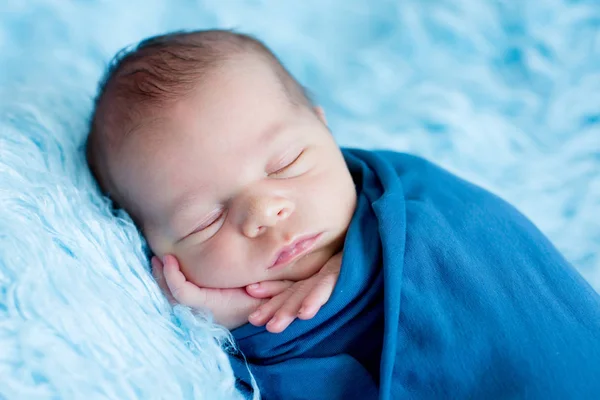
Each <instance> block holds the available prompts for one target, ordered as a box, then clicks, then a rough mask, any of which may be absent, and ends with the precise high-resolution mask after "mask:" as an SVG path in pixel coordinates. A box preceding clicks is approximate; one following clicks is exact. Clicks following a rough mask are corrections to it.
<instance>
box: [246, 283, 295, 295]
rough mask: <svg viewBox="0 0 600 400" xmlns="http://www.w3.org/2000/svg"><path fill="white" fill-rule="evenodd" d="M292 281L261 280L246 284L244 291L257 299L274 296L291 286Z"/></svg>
mask: <svg viewBox="0 0 600 400" xmlns="http://www.w3.org/2000/svg"><path fill="white" fill-rule="evenodd" d="M293 284H294V282H292V281H263V282H258V283H253V284H251V285H248V286H246V292H247V293H248V294H249V295H250V296H252V297H255V298H257V299H266V298H269V297H275V296H277V295H278V294H280V293H283V292H284V291H285V290H286V289H287V288H289V287H290V286H292V285H293Z"/></svg>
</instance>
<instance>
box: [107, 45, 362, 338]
mask: <svg viewBox="0 0 600 400" xmlns="http://www.w3.org/2000/svg"><path fill="white" fill-rule="evenodd" d="M236 57H238V58H237V59H235V60H233V61H232V62H230V63H226V64H225V65H223V66H222V67H220V68H219V69H218V70H215V71H213V72H211V73H210V74H209V76H207V77H205V79H203V81H202V82H201V83H199V84H198V86H197V88H196V89H195V90H194V91H193V92H192V93H191V94H190V95H188V96H185V97H184V98H182V99H180V100H178V101H176V102H175V103H174V104H172V105H170V106H169V107H165V108H163V109H160V110H157V111H156V113H155V115H153V116H152V118H148V120H147V121H144V123H140V124H139V128H138V129H143V130H144V134H143V135H140V134H137V133H136V132H135V131H134V132H132V133H130V134H129V135H128V136H127V137H126V138H125V139H124V140H123V143H122V146H121V147H120V149H119V151H118V153H117V154H113V155H111V158H110V163H109V164H108V175H109V176H110V182H111V184H112V186H113V187H112V188H111V189H112V192H114V193H121V197H122V199H124V200H123V201H122V202H123V203H125V204H133V205H135V207H134V209H133V210H131V211H133V213H134V215H135V217H136V220H137V222H138V225H139V226H140V228H141V230H142V232H143V234H144V236H145V238H146V240H147V241H148V244H149V245H150V248H151V249H152V251H153V253H154V255H155V256H154V257H153V258H152V261H151V262H152V268H153V273H154V276H155V277H156V279H157V281H158V282H159V283H160V285H161V288H162V289H163V291H164V292H165V294H167V295H168V296H169V297H170V299H171V300H172V301H176V302H178V303H181V304H183V305H186V306H189V307H192V308H198V309H201V308H202V309H208V310H210V311H211V312H212V313H213V315H214V320H215V322H217V323H219V324H222V325H223V326H225V327H227V328H229V329H234V328H236V327H239V326H241V325H243V324H245V323H247V322H250V323H252V324H255V325H264V324H266V329H267V330H269V331H270V332H281V331H283V330H284V329H286V328H287V327H288V326H289V324H290V323H292V321H294V319H295V318H300V319H310V318H312V317H313V316H314V315H315V314H316V313H317V312H318V310H319V309H320V307H321V306H322V305H323V304H324V303H325V302H326V301H327V300H328V298H329V296H330V295H331V293H332V290H333V288H334V286H335V282H336V280H337V277H338V275H339V270H340V264H341V252H342V247H343V243H344V239H345V235H346V231H347V229H348V226H349V223H350V220H351V218H352V215H353V212H354V209H355V206H356V190H355V186H354V182H353V180H352V177H351V175H350V172H349V171H348V167H347V165H346V163H345V161H344V158H343V156H342V153H341V150H340V148H339V146H338V145H337V144H336V142H335V140H334V138H333V136H332V135H331V132H330V131H329V129H328V127H327V123H326V120H325V116H324V114H323V111H322V110H321V109H320V108H318V107H315V108H311V107H309V106H306V105H300V104H295V103H293V102H292V101H290V99H289V98H288V97H287V96H286V94H285V93H283V90H282V88H281V84H280V82H279V80H278V78H277V77H276V76H275V75H274V73H273V71H272V68H270V67H269V65H268V64H267V63H265V62H264V61H262V60H260V59H259V58H257V57H253V56H250V55H239V56H236ZM131 208H133V207H131ZM128 211H129V210H128Z"/></svg>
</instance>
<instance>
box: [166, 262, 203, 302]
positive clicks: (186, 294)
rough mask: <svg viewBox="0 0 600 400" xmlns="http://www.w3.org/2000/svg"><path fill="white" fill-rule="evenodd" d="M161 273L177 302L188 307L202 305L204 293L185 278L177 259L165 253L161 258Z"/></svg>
mask: <svg viewBox="0 0 600 400" xmlns="http://www.w3.org/2000/svg"><path fill="white" fill-rule="evenodd" d="M163 261H164V264H163V275H164V276H165V281H166V282H167V286H168V287H169V290H170V291H171V294H172V295H173V298H174V299H175V300H177V302H178V303H180V304H183V305H185V306H188V307H195V308H197V307H198V306H202V305H203V304H204V302H205V301H206V293H205V292H203V291H202V290H201V289H200V288H199V287H198V286H196V285H194V284H193V283H191V282H188V280H187V279H186V278H185V275H183V273H182V272H181V270H180V269H179V263H178V262H177V259H176V258H175V257H173V256H171V255H166V256H165V257H164V259H163Z"/></svg>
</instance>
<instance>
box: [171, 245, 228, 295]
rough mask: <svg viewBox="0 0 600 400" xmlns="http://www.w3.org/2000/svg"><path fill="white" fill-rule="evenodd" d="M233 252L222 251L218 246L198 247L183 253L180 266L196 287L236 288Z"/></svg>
mask: <svg viewBox="0 0 600 400" xmlns="http://www.w3.org/2000/svg"><path fill="white" fill-rule="evenodd" d="M231 253H232V252H231V251H222V249H221V248H219V247H217V246H210V247H208V246H202V247H200V246H198V247H196V248H188V249H185V250H184V251H182V252H181V256H180V257H181V260H180V266H181V271H182V272H183V274H184V275H185V276H186V278H187V279H188V280H189V281H190V282H192V283H194V284H195V285H198V286H201V287H207V288H227V287H234V286H232V283H234V281H233V279H234V277H236V276H238V275H239V274H236V272H235V271H233V270H232V268H231V265H232V262H233V260H230V259H229V257H230V255H231Z"/></svg>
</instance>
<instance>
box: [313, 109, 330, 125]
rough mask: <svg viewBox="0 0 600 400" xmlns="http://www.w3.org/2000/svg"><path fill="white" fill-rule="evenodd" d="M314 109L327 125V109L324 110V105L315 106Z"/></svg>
mask: <svg viewBox="0 0 600 400" xmlns="http://www.w3.org/2000/svg"><path fill="white" fill-rule="evenodd" d="M314 110H315V113H316V114H317V117H319V119H320V120H321V122H322V123H323V124H324V125H325V126H327V118H325V110H323V107H321V106H315V107H314Z"/></svg>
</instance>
